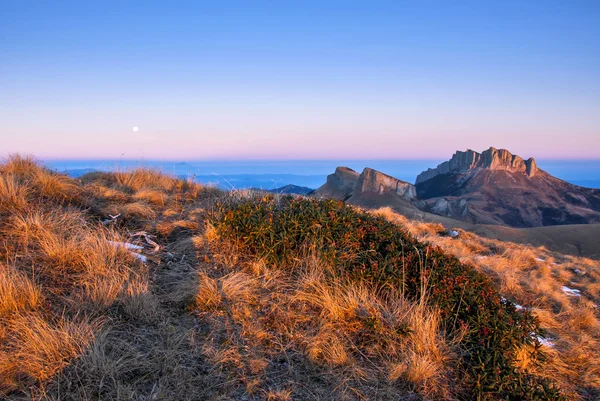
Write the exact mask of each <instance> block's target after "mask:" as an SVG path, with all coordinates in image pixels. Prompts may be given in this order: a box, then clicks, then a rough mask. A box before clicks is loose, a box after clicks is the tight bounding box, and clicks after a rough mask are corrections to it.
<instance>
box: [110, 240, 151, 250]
mask: <svg viewBox="0 0 600 401" xmlns="http://www.w3.org/2000/svg"><path fill="white" fill-rule="evenodd" d="M108 243H109V244H111V245H114V246H121V247H123V248H127V249H138V250H139V249H144V247H142V246H139V245H135V244H130V243H129V242H116V241H108Z"/></svg>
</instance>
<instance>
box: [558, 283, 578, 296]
mask: <svg viewBox="0 0 600 401" xmlns="http://www.w3.org/2000/svg"><path fill="white" fill-rule="evenodd" d="M561 289H562V291H563V292H564V293H565V294H567V295H569V296H571V297H580V296H581V291H579V290H575V289H573V288H569V287H567V286H566V285H563V286H562V288H561Z"/></svg>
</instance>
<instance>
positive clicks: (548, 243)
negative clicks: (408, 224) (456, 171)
mask: <svg viewBox="0 0 600 401" xmlns="http://www.w3.org/2000/svg"><path fill="white" fill-rule="evenodd" d="M349 202H350V203H352V204H355V205H358V206H361V207H365V208H368V209H378V208H381V207H384V206H385V207H390V208H392V209H393V210H394V211H396V212H397V213H399V214H401V215H403V216H405V217H408V218H409V219H411V220H419V221H423V222H427V223H439V224H442V225H443V226H444V227H446V228H449V229H450V228H460V229H463V230H468V231H471V232H474V233H476V234H478V235H480V236H482V237H487V238H490V239H496V240H500V241H508V242H516V243H519V244H524V245H532V246H534V247H538V246H545V247H546V248H548V249H550V250H553V251H556V252H560V253H564V254H569V255H575V256H583V257H586V258H593V259H599V260H600V224H577V225H573V224H570V225H562V226H546V227H534V228H513V227H508V226H500V225H493V224H471V223H468V222H465V221H461V220H457V219H453V218H451V217H446V216H440V215H437V214H433V213H427V212H423V211H422V210H419V209H417V208H416V207H415V206H414V205H412V204H411V203H410V202H407V201H405V200H403V199H400V198H398V197H397V196H393V195H379V194H361V195H360V196H359V197H354V198H351V199H350V200H349Z"/></svg>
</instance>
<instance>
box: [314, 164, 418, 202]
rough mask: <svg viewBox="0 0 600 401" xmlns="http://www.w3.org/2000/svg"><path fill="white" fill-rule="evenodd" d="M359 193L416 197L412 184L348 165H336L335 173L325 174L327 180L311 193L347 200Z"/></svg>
mask: <svg viewBox="0 0 600 401" xmlns="http://www.w3.org/2000/svg"><path fill="white" fill-rule="evenodd" d="M361 194H378V195H394V196H398V197H399V198H402V199H404V200H407V201H411V200H414V199H416V197H417V190H416V188H415V186H414V185H412V184H410V183H408V182H405V181H402V180H399V179H397V178H394V177H392V176H389V175H387V174H384V173H381V172H379V171H377V170H373V169H371V168H365V169H364V170H363V172H362V173H361V174H358V173H357V172H356V171H354V170H352V169H350V168H348V167H338V168H336V169H335V173H333V174H330V175H329V176H327V182H326V183H325V185H323V186H321V187H320V188H318V189H317V190H315V191H314V192H313V193H312V195H314V196H317V197H322V198H335V199H341V200H348V199H349V198H350V197H353V196H360V195H361Z"/></svg>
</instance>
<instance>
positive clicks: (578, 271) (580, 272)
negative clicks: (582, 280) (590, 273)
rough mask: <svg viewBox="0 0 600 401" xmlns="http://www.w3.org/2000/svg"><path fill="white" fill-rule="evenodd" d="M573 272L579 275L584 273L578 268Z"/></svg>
mask: <svg viewBox="0 0 600 401" xmlns="http://www.w3.org/2000/svg"><path fill="white" fill-rule="evenodd" d="M575 273H577V274H579V275H581V276H583V275H584V274H585V272H582V271H581V270H579V269H575Z"/></svg>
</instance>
